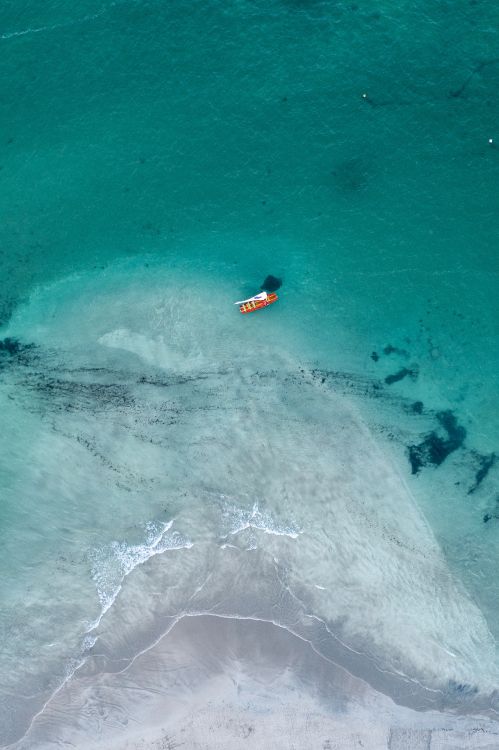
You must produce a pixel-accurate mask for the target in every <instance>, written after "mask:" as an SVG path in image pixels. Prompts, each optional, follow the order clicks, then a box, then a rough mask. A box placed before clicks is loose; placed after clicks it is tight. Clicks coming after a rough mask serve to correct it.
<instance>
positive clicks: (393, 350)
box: [383, 344, 409, 357]
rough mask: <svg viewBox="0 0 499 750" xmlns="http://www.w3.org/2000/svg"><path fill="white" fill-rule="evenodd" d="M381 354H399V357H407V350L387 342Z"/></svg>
mask: <svg viewBox="0 0 499 750" xmlns="http://www.w3.org/2000/svg"><path fill="white" fill-rule="evenodd" d="M383 354H386V355H387V356H388V355H390V354H399V355H400V356H401V357H408V356H409V352H408V351H406V350H405V349H399V348H398V346H392V345H391V344H388V346H385V347H384V349H383Z"/></svg>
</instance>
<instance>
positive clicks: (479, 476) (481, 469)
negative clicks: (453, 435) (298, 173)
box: [468, 453, 497, 495]
mask: <svg viewBox="0 0 499 750" xmlns="http://www.w3.org/2000/svg"><path fill="white" fill-rule="evenodd" d="M475 455H476V456H477V458H478V461H479V466H478V471H477V472H476V474H475V482H474V484H473V485H472V486H471V487H470V489H469V490H468V495H472V494H473V493H474V492H475V491H476V490H477V489H478V488H479V487H480V485H481V483H482V482H483V480H484V479H485V477H486V476H487V474H488V473H489V471H490V470H491V468H492V467H493V466H494V464H495V462H496V459H497V456H496V454H495V453H491V454H490V456H482V455H480V454H479V453H476V454H475Z"/></svg>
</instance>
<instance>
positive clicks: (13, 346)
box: [0, 338, 24, 354]
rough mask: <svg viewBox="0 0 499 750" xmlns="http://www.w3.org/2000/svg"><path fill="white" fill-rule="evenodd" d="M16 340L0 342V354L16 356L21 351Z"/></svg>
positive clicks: (9, 339)
mask: <svg viewBox="0 0 499 750" xmlns="http://www.w3.org/2000/svg"><path fill="white" fill-rule="evenodd" d="M23 348H24V347H23V344H21V343H20V342H19V341H18V340H17V339H11V338H6V339H3V340H1V341H0V352H6V353H7V354H18V353H19V352H20V351H22V349H23Z"/></svg>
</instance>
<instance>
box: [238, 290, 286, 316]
mask: <svg viewBox="0 0 499 750" xmlns="http://www.w3.org/2000/svg"><path fill="white" fill-rule="evenodd" d="M278 299H279V297H278V296H277V294H274V293H272V294H268V295H267V299H259V300H252V301H251V302H244V303H243V304H242V305H239V311H240V312H242V313H243V315H246V313H250V312H255V311H256V310H261V309H262V307H268V306H269V305H273V304H274V302H277V300H278Z"/></svg>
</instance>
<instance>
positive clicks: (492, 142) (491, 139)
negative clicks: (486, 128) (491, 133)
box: [489, 138, 494, 146]
mask: <svg viewBox="0 0 499 750" xmlns="http://www.w3.org/2000/svg"><path fill="white" fill-rule="evenodd" d="M489 143H490V145H491V146H493V145H494V139H493V138H489Z"/></svg>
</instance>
